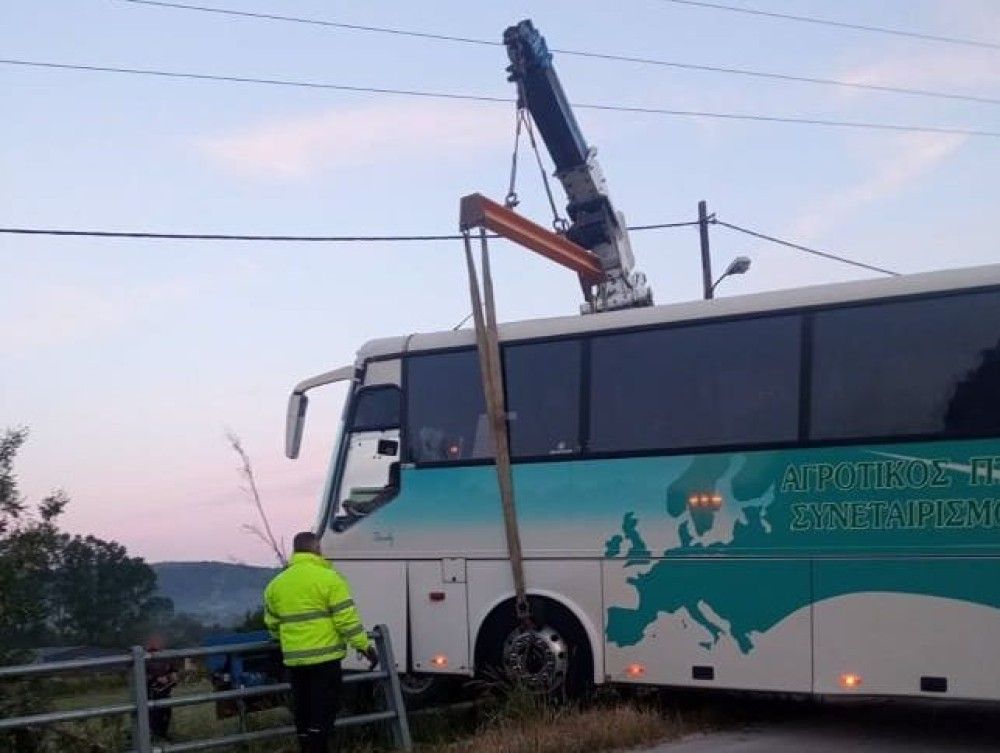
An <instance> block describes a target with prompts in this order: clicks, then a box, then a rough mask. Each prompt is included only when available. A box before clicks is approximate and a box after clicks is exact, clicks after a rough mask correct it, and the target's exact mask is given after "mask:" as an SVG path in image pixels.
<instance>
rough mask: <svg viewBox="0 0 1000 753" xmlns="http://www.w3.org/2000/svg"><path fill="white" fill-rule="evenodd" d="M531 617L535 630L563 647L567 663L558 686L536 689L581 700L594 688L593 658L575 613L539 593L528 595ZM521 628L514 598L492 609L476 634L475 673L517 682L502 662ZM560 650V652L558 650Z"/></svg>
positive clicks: (556, 695)
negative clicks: (505, 652) (513, 638)
mask: <svg viewBox="0 0 1000 753" xmlns="http://www.w3.org/2000/svg"><path fill="white" fill-rule="evenodd" d="M528 602H529V604H530V605H531V617H532V620H533V622H534V623H535V625H536V626H537V632H539V633H541V634H542V635H543V636H544V637H546V638H549V637H553V638H555V639H556V640H555V641H553V645H555V646H564V647H565V657H563V658H564V659H565V660H566V667H565V673H564V677H563V679H562V682H561V683H560V685H559V687H557V688H551V689H540V688H539V689H537V690H538V692H544V693H546V694H549V695H552V696H553V697H557V698H565V699H567V700H582V699H585V698H587V697H588V696H589V695H590V694H591V692H592V691H593V688H594V659H593V656H594V654H593V650H592V649H591V646H590V640H589V639H588V638H587V633H586V631H585V630H584V629H583V625H581V624H580V621H579V620H578V619H577V618H576V616H575V615H574V614H573V613H572V612H571V611H570V610H569V609H567V608H566V607H565V606H563V605H562V604H560V603H559V602H557V601H555V600H553V599H548V598H545V597H542V596H529V597H528ZM520 630H521V626H520V624H519V622H518V620H517V617H516V616H515V613H514V600H513V599H508V600H507V601H505V602H503V603H502V604H500V605H498V606H497V607H495V608H494V609H493V611H492V612H490V613H489V615H488V616H487V617H486V619H485V620H484V621H483V625H482V627H481V628H480V630H479V635H478V636H477V638H476V651H475V669H476V674H477V676H478V677H480V678H481V679H485V680H486V681H487V682H489V681H491V680H495V679H496V678H498V677H502V678H505V679H506V680H508V681H511V682H516V681H517V679H518V678H516V677H511V676H510V673H509V672H508V670H507V665H506V663H505V657H504V651H505V646H508V645H509V644H510V639H511V638H512V636H515V635H516V634H517V633H518V632H519V631H520ZM560 653H561V652H560Z"/></svg>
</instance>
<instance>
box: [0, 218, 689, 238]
mask: <svg viewBox="0 0 1000 753" xmlns="http://www.w3.org/2000/svg"><path fill="white" fill-rule="evenodd" d="M697 224H698V221H697V220H692V221H690V222H662V223H658V224H655V225H630V226H629V228H628V229H629V230H631V231H635V232H641V231H643V230H663V229H667V228H679V227H688V226H690V225H697ZM0 234H2V235H48V236H62V237H74V238H81V237H82V238H146V239H151V240H173V241H257V242H274V243H378V242H393V243H396V242H410V241H413V242H421V241H457V240H461V239H462V238H463V236H462V235H459V234H454V235H451V234H445V235H415V234H411V235H247V234H236V233H157V232H152V231H145V230H142V231H128V230H61V229H53V228H29V227H0ZM489 237H491V238H496V237H499V236H495V235H491V236H489Z"/></svg>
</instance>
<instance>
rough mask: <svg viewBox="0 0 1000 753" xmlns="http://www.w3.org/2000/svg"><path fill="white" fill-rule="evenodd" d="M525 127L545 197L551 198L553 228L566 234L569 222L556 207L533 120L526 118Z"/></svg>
mask: <svg viewBox="0 0 1000 753" xmlns="http://www.w3.org/2000/svg"><path fill="white" fill-rule="evenodd" d="M524 127H525V130H526V131H527V132H528V141H529V142H530V143H531V149H532V151H534V153H535V161H537V162H538V172H540V173H541V174H542V185H543V186H545V195H546V196H547V197H548V198H549V207H551V209H552V227H553V229H555V231H556V232H557V233H565V232H566V231H567V230H568V229H569V222H567V221H566V220H565V219H564V218H562V217H560V216H559V209H558V208H557V207H556V200H555V197H554V196H553V195H552V186H550V185H549V176H548V173H546V172H545V165H544V164H543V163H542V155H541V152H539V151H538V142H536V141H535V130H534V129H533V128H532V127H531V120H529V119H528V116H527V115H525V116H524Z"/></svg>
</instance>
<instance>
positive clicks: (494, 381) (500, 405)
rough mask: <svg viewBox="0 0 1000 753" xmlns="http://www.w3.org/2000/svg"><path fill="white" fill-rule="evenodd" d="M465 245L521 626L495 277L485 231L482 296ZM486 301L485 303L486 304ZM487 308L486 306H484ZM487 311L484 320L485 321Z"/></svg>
mask: <svg viewBox="0 0 1000 753" xmlns="http://www.w3.org/2000/svg"><path fill="white" fill-rule="evenodd" d="M462 241H463V243H464V244H465V264H466V266H467V267H468V270H469V297H470V299H471V303H472V318H473V321H474V322H475V326H476V346H477V349H478V351H479V371H480V374H481V375H482V381H483V394H484V395H485V397H486V412H487V414H488V419H489V426H490V435H491V437H492V439H493V447H494V454H495V456H496V469H497V483H498V485H499V487H500V504H501V506H502V507H503V523H504V532H505V534H506V538H507V552H508V555H509V557H510V570H511V576H512V578H513V581H514V596H515V610H516V614H517V618H518V619H519V620H520V621H521V622H522V624H524V625H527V624H528V623H530V621H531V608H530V606H529V605H528V597H527V591H526V587H525V581H524V558H523V555H522V553H521V533H520V529H519V528H518V525H517V508H516V506H515V504H514V478H513V474H512V472H511V465H510V437H509V436H508V433H507V411H506V406H505V405H504V386H503V371H502V369H501V368H500V341H499V337H498V335H497V318H496V303H495V301H494V298H493V277H492V275H491V274H490V257H489V250H488V248H487V243H486V229H485V228H482V227H481V228H480V229H479V241H480V246H481V249H482V262H481V264H482V268H483V293H482V296H480V292H479V278H478V275H477V274H476V265H475V262H474V261H473V258H472V240H471V237H470V234H469V231H468V230H463V231H462ZM484 299H485V300H484ZM484 304H485V305H484ZM484 310H485V317H484Z"/></svg>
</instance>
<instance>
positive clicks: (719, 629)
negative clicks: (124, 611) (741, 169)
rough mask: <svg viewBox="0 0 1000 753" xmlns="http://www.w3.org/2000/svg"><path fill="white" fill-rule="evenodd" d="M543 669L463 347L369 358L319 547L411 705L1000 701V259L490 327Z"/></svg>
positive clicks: (405, 346) (292, 445)
mask: <svg viewBox="0 0 1000 753" xmlns="http://www.w3.org/2000/svg"><path fill="white" fill-rule="evenodd" d="M500 340H501V351H502V360H503V369H504V377H505V383H506V410H507V415H508V423H509V431H510V447H511V452H512V456H513V480H514V488H515V498H516V505H517V514H518V517H519V522H520V535H521V541H522V546H523V551H524V558H525V573H526V582H527V589H528V592H529V594H530V595H531V604H532V608H533V614H534V617H535V621H536V626H537V636H536V638H537V641H536V645H535V649H536V650H535V651H534V653H533V654H532V656H531V658H530V659H529V660H527V661H524V660H523V656H522V660H521V661H520V664H518V663H517V662H513V663H512V662H511V661H509V657H507V658H508V661H507V662H506V664H505V652H509V651H510V650H511V636H512V635H515V636H516V635H517V633H518V623H517V620H516V618H515V616H514V608H513V606H512V599H513V595H514V590H513V586H512V576H511V569H510V565H509V561H508V559H507V545H506V540H505V537H504V526H503V516H502V509H501V503H500V497H499V493H498V490H497V479H496V473H495V469H494V467H493V461H492V457H491V456H492V444H491V441H490V434H489V428H488V421H487V420H486V417H485V412H486V410H485V407H484V399H483V392H482V387H481V380H480V373H479V362H478V360H477V353H476V349H475V336H474V333H473V332H471V331H468V330H466V331H457V332H451V331H449V332H439V333H433V334H415V335H408V336H403V337H395V338H388V339H382V340H376V341H373V342H369V343H368V344H366V345H364V346H363V347H362V348H361V350H360V351H359V352H358V356H357V361H356V362H355V363H354V364H353V366H350V367H348V368H345V369H339V370H337V371H334V372H330V373H329V374H325V375H322V376H320V377H316V378H314V379H311V380H307V381H305V382H303V383H302V384H300V385H299V386H298V387H297V388H296V391H295V393H293V397H292V400H291V402H290V406H289V408H290V410H289V426H288V437H287V439H288V445H289V447H288V450H289V454H290V456H294V455H295V454H296V453H297V446H298V442H299V440H300V438H301V433H302V424H303V420H304V415H305V398H304V393H305V392H306V391H307V390H308V389H309V388H311V387H313V386H317V385H319V384H324V383H328V382H332V381H337V380H341V379H344V380H350V383H351V387H350V392H349V397H348V400H347V404H346V408H345V412H344V423H343V428H342V435H341V437H340V441H339V443H338V446H337V449H336V452H335V455H334V458H333V462H332V464H331V469H330V475H329V481H328V483H327V486H326V490H325V491H324V492H323V497H322V506H321V513H320V517H319V526H320V528H321V530H322V532H323V545H324V549H325V552H326V553H327V555H328V556H329V557H330V558H331V559H333V560H334V561H335V562H336V565H337V567H338V568H340V569H341V570H342V571H343V572H344V573H345V575H347V577H348V578H349V579H350V581H351V582H352V584H353V587H354V589H355V592H356V596H357V600H358V602H359V604H360V607H361V610H362V613H363V614H364V616H365V618H366V619H367V620H368V621H378V622H384V623H386V624H388V625H389V626H390V628H391V631H392V636H393V639H394V641H395V643H396V646H397V649H396V655H397V657H398V660H399V663H400V666H401V668H402V669H404V670H405V671H406V672H407V673H408V675H409V676H410V677H411V678H412V681H411V686H410V687H411V688H414V689H417V688H420V687H425V686H426V684H424V685H422V684H421V683H422V681H424V680H427V679H428V678H433V677H434V676H437V675H459V676H463V675H464V676H470V675H473V674H474V673H476V672H477V671H478V670H480V669H482V668H484V667H486V666H488V665H497V666H506V667H507V668H508V669H513V670H516V671H519V672H521V673H522V674H524V675H526V676H527V677H528V678H529V679H532V680H533V681H535V680H538V679H539V678H541V679H543V680H544V681H546V682H548V683H549V684H551V685H558V684H562V685H563V686H564V687H566V688H567V689H569V690H570V691H571V692H573V691H575V690H577V689H580V688H583V687H585V686H586V685H588V684H590V683H605V682H614V683H642V684H648V685H664V686H698V687H711V688H720V689H721V688H726V689H743V690H755V691H757V690H759V691H778V692H789V693H802V694H817V695H838V694H864V695H879V696H881V695H886V696H928V697H947V698H962V699H990V700H1000V265H997V266H989V267H981V268H975V269H967V270H960V271H948V272H936V273H931V274H921V275H911V276H905V277H899V278H894V279H886V280H873V281H864V282H855V283H847V284H836V285H826V286H819V287H809V288H802V289H796V290H788V291H782V292H774V293H765V294H758V295H749V296H743V297H734V298H726V299H717V300H710V301H697V302H691V303H681V304H675V305H665V306H656V307H650V308H641V309H630V310H623V311H614V312H609V313H602V314H594V315H589V316H572V317H565V318H553V319H541V320H533V321H526V322H516V323H510V324H506V325H501V327H500Z"/></svg>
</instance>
